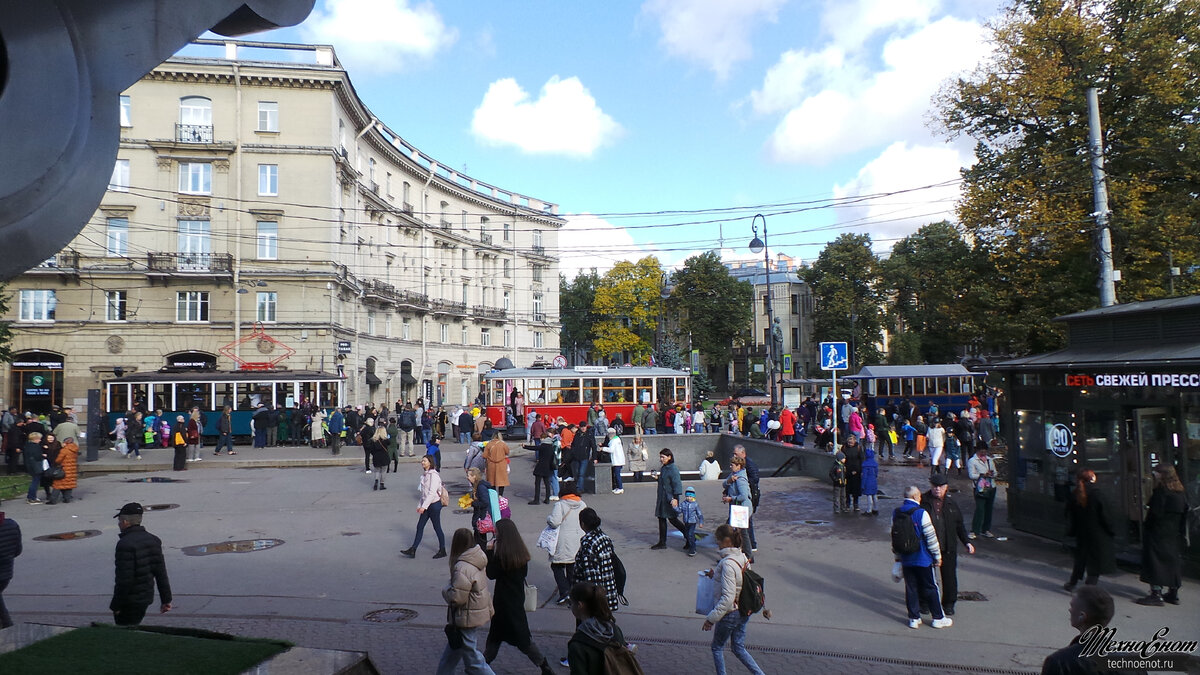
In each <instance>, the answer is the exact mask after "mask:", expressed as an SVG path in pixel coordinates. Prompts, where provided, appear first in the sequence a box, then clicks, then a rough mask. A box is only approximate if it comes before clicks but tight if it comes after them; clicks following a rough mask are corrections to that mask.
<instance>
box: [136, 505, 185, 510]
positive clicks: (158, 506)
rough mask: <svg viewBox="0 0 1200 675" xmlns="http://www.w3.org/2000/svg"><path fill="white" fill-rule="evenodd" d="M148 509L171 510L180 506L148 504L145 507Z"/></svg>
mask: <svg viewBox="0 0 1200 675" xmlns="http://www.w3.org/2000/svg"><path fill="white" fill-rule="evenodd" d="M143 508H144V509H146V510H147V511H170V510H171V509H177V508H179V505H178V504H147V505H145V506H144V507H143Z"/></svg>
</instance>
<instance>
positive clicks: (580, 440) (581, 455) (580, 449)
mask: <svg viewBox="0 0 1200 675" xmlns="http://www.w3.org/2000/svg"><path fill="white" fill-rule="evenodd" d="M598 458H599V450H598V448H597V447H596V437H595V436H594V435H593V434H592V428H591V427H589V426H588V423H587V420H584V421H582V422H580V423H579V431H576V432H575V440H573V441H571V473H572V474H573V475H574V476H575V487H576V488H577V489H578V490H579V494H583V493H584V492H586V491H587V490H586V487H587V475H588V469H589V468H591V466H592V462H593V461H594V460H596V459H598ZM591 493H592V494H596V486H595V485H593V486H592V490H591Z"/></svg>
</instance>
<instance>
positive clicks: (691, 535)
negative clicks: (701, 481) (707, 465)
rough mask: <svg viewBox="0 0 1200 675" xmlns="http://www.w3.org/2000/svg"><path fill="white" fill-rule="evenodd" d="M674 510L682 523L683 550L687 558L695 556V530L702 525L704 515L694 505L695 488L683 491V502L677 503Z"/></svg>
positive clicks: (697, 506) (698, 507) (696, 505)
mask: <svg viewBox="0 0 1200 675" xmlns="http://www.w3.org/2000/svg"><path fill="white" fill-rule="evenodd" d="M675 510H676V512H677V513H679V519H680V520H682V521H683V526H684V532H683V538H684V540H685V541H686V542H687V546H686V547H685V548H684V550H685V551H687V554H688V555H689V556H695V555H696V528H697V527H699V526H702V525H704V514H703V513H701V512H700V505H699V504H698V503H696V488H694V487H691V486H690V485H689V486H688V487H687V489H686V490H684V491H683V501H681V502H679V508H677V509H675Z"/></svg>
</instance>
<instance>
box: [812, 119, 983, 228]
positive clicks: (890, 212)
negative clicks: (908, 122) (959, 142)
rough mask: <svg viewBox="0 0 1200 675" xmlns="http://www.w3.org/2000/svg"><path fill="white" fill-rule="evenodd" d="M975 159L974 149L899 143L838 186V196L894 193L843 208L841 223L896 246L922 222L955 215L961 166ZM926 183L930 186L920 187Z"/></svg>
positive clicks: (835, 188) (945, 218) (891, 146)
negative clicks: (895, 241)
mask: <svg viewBox="0 0 1200 675" xmlns="http://www.w3.org/2000/svg"><path fill="white" fill-rule="evenodd" d="M971 162H972V156H971V153H970V151H969V149H961V148H956V147H954V146H951V145H942V146H929V145H909V144H907V143H905V142H903V141H898V142H896V143H893V144H892V145H890V146H888V148H887V149H886V150H884V151H883V152H882V153H881V154H880V155H879V156H878V157H876V158H875V159H873V160H871V161H870V162H868V163H867V165H866V166H864V167H863V168H862V169H861V170H860V171H859V172H858V175H857V176H855V177H854V178H853V179H852V180H850V181H849V182H847V183H845V184H843V185H836V186H834V188H833V194H834V197H836V198H838V199H843V198H850V197H856V196H865V195H874V194H881V193H892V192H897V191H904V192H900V193H899V194H893V195H891V196H887V197H879V198H873V199H871V200H869V201H866V202H864V203H862V204H861V205H857V206H850V207H847V208H843V209H839V210H838V221H839V222H840V223H843V224H846V225H851V226H852V227H849V228H848V229H850V230H853V231H855V232H865V233H867V234H870V235H871V239H872V241H875V242H877V246H876V249H877V250H887V249H891V247H892V244H893V243H894V241H891V240H894V239H897V238H900V237H904V236H906V235H909V234H911V233H913V232H914V231H916V230H917V228H919V227H921V226H922V225H925V224H928V223H933V222H937V221H939V220H953V219H954V205H955V203H956V202H957V201H958V197H959V185H958V183H956V182H954V181H957V180H958V179H959V178H960V174H959V169H960V168H961V167H963V166H968V165H970V164H971ZM927 185H937V186H938V187H933V188H929V189H921V190H915V189H914V188H920V187H924V186H927Z"/></svg>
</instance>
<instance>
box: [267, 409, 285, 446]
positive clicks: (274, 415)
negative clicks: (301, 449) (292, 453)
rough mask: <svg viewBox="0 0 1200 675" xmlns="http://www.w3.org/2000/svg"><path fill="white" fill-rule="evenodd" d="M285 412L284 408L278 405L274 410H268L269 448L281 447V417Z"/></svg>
mask: <svg viewBox="0 0 1200 675" xmlns="http://www.w3.org/2000/svg"><path fill="white" fill-rule="evenodd" d="M282 412H283V406H281V405H279V404H278V403H277V404H275V407H274V408H268V409H267V447H268V448H273V447H275V446H277V445H279V416H280V414H281V413H282Z"/></svg>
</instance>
